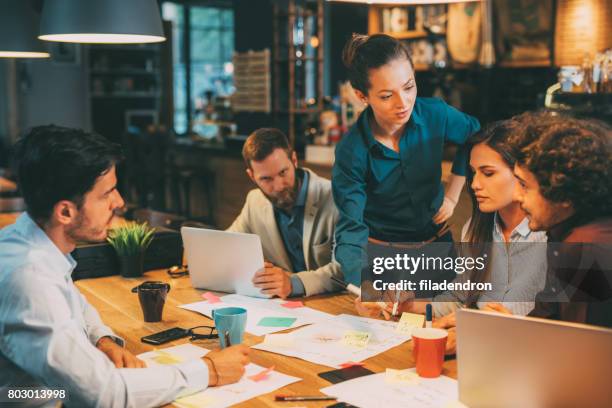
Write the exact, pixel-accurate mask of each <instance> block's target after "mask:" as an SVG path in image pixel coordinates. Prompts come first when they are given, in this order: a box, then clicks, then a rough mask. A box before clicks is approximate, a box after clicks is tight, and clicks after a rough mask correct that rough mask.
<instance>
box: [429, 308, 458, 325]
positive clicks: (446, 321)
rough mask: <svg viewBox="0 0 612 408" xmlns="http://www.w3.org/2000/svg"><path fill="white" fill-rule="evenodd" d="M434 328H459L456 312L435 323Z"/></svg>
mask: <svg viewBox="0 0 612 408" xmlns="http://www.w3.org/2000/svg"><path fill="white" fill-rule="evenodd" d="M431 325H432V327H435V328H437V329H450V328H453V327H455V326H457V319H456V318H455V312H452V313H449V314H447V315H446V316H442V317H439V318H437V319H435V320H434V321H433V323H432V324H431Z"/></svg>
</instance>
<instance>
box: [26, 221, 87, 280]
mask: <svg viewBox="0 0 612 408" xmlns="http://www.w3.org/2000/svg"><path fill="white" fill-rule="evenodd" d="M15 231H16V232H17V233H18V234H20V235H21V236H23V238H24V239H25V240H27V241H29V242H31V243H32V244H33V246H35V247H37V248H38V249H39V250H41V251H43V252H44V253H45V263H47V264H49V266H51V267H52V268H53V270H58V271H62V272H63V273H64V274H65V276H67V277H68V278H71V275H72V270H73V269H74V268H75V266H76V261H75V260H74V259H73V258H72V256H70V255H64V254H63V253H62V252H61V251H60V250H59V248H58V247H57V246H56V245H55V244H54V243H53V241H51V238H49V236H48V235H47V234H46V233H45V231H43V230H42V229H41V228H40V227H39V226H38V224H36V222H34V220H32V218H30V216H29V214H28V213H27V212H25V213H23V214H21V215H20V216H19V218H17V221H15Z"/></svg>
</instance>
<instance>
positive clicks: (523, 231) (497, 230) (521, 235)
mask: <svg viewBox="0 0 612 408" xmlns="http://www.w3.org/2000/svg"><path fill="white" fill-rule="evenodd" d="M529 234H531V230H530V229H529V219H528V218H527V217H525V218H523V220H522V221H521V222H520V223H519V224H518V225H517V226H516V227H514V229H513V230H512V232H511V233H510V241H515V240H525V239H526V238H527V237H528V236H529ZM493 241H494V242H504V234H503V232H502V227H501V220H500V218H499V214H498V213H497V212H495V215H494V216H493Z"/></svg>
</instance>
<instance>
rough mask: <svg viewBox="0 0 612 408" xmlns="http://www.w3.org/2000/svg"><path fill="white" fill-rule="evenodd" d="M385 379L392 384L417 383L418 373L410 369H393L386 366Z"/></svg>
mask: <svg viewBox="0 0 612 408" xmlns="http://www.w3.org/2000/svg"><path fill="white" fill-rule="evenodd" d="M385 381H386V382H388V383H392V384H405V385H418V384H419V375H418V374H417V373H415V372H414V371H413V370H411V369H406V370H395V369H393V368H387V371H385Z"/></svg>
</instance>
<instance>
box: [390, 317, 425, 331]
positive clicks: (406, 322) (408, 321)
mask: <svg viewBox="0 0 612 408" xmlns="http://www.w3.org/2000/svg"><path fill="white" fill-rule="evenodd" d="M424 322H425V316H423V315H421V314H415V313H407V312H404V313H402V317H401V318H400V320H399V322H397V326H396V327H395V331H397V332H398V333H402V334H407V335H409V336H410V335H411V334H412V329H414V328H417V327H423V323H424Z"/></svg>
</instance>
